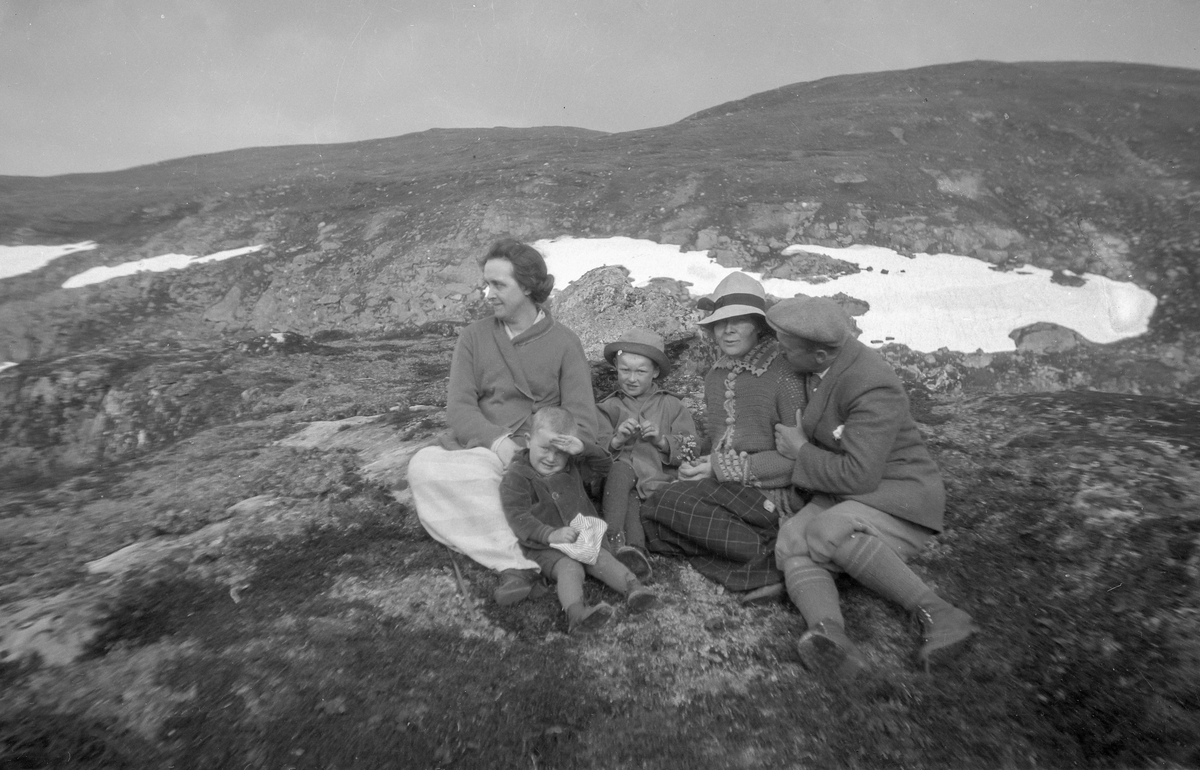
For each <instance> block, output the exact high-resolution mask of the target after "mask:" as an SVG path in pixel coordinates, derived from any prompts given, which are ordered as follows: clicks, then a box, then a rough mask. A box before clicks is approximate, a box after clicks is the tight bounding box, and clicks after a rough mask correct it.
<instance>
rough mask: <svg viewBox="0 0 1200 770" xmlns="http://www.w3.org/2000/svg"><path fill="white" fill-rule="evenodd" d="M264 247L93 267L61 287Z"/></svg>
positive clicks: (180, 266)
mask: <svg viewBox="0 0 1200 770" xmlns="http://www.w3.org/2000/svg"><path fill="white" fill-rule="evenodd" d="M263 248H265V247H264V246H261V245H260V246H243V247H242V248H240V249H229V250H228V251H218V252H216V253H215V254H209V255H207V256H204V257H193V256H190V255H188V254H163V255H162V256H158V257H147V258H146V259H139V260H136V261H134V262H125V263H124V264H120V265H111V266H110V265H100V266H99V267H93V268H91V269H90V270H84V271H83V272H82V273H80V274H79V275H76V276H72V277H71V278H68V279H67V280H66V282H65V283H63V285H62V287H63V288H64V289H77V288H79V287H80V286H88V285H90V284H93V283H102V282H104V281H110V280H112V279H113V278H120V277H122V276H126V275H134V274H136V273H146V272H149V273H162V272H166V271H168V270H182V269H183V268H185V267H191V266H192V265H201V264H204V263H205V262H220V261H221V260H223V259H232V258H233V257H240V256H243V255H245V254H253V253H254V252H256V251H261V250H262V249H263Z"/></svg>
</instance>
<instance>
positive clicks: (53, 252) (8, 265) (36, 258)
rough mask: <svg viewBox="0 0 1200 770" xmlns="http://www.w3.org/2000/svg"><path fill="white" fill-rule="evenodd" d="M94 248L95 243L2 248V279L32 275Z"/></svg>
mask: <svg viewBox="0 0 1200 770" xmlns="http://www.w3.org/2000/svg"><path fill="white" fill-rule="evenodd" d="M94 248H96V242H95V241H82V242H80V243H66V244H63V245H61V246H0V278H12V277H13V276H14V275H21V274H22V273H32V272H33V271H34V270H37V269H38V268H41V267H45V266H46V265H48V264H50V263H51V262H53V261H54V260H56V259H58V258H59V257H62V256H65V255H67V254H74V253H75V252H77V251H90V250H92V249H94Z"/></svg>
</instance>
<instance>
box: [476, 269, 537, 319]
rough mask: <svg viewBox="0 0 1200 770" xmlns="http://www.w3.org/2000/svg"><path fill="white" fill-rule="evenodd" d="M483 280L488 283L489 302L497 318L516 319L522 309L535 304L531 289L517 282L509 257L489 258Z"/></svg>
mask: <svg viewBox="0 0 1200 770" xmlns="http://www.w3.org/2000/svg"><path fill="white" fill-rule="evenodd" d="M483 281H484V283H485V284H486V285H487V301H488V304H490V305H491V306H492V312H494V313H495V314H496V318H497V319H499V320H501V321H512V320H515V319H516V318H517V315H518V313H519V312H520V311H521V310H522V309H524V308H526V307H532V306H533V301H532V300H531V299H529V289H526V288H525V287H523V286H521V284H519V283H517V279H516V278H514V277H513V266H512V262H509V261H508V260H507V259H489V260H488V261H487V263H485V264H484V266H483Z"/></svg>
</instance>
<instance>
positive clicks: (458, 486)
mask: <svg viewBox="0 0 1200 770" xmlns="http://www.w3.org/2000/svg"><path fill="white" fill-rule="evenodd" d="M503 475H504V465H503V463H501V462H500V458H499V457H497V456H496V453H495V452H493V451H491V450H490V449H485V448H483V447H476V448H475V449H455V450H446V449H442V448H441V447H440V446H429V447H425V448H424V449H422V450H421V451H419V452H417V453H416V454H415V455H413V458H412V461H411V462H409V464H408V486H409V488H410V489H411V490H412V496H413V503H414V504H415V505H416V507H417V518H418V519H420V521H421V525H422V526H423V527H425V531H426V532H428V533H429V536H430V537H432V538H433V539H434V540H436V541H438V542H439V543H445V544H446V545H448V546H450V547H451V548H453V549H454V550H456V551H458V552H459V553H463V554H465V555H467V556H468V557H470V558H471V559H473V560H474V561H476V562H479V563H480V564H482V565H483V566H485V567H488V568H489V569H494V570H506V569H532V570H536V569H538V565H537V563H535V562H533V561H530V560H529V559H527V558H525V555H524V554H522V553H521V546H520V545H518V543H517V537H516V535H514V534H513V531H512V528H511V527H509V526H508V519H506V518H505V517H504V509H503V508H502V507H501V505H500V479H501V477H502V476H503Z"/></svg>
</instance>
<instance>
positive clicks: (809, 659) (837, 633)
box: [796, 620, 871, 680]
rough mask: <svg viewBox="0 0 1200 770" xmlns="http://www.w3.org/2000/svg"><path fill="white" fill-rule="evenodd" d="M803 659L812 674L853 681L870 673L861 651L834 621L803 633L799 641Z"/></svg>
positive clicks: (801, 658)
mask: <svg viewBox="0 0 1200 770" xmlns="http://www.w3.org/2000/svg"><path fill="white" fill-rule="evenodd" d="M796 648H797V650H798V651H799V652H800V660H801V662H803V663H804V667H805V668H807V669H808V670H809V671H812V672H814V673H815V672H817V671H833V672H834V673H836V674H837V675H838V676H839V677H840V678H842V679H846V680H850V679H854V678H855V677H856V676H858V675H859V674H861V673H863V672H865V671H867V670H868V669H869V668H870V667H871V664H870V663H868V662H867V659H866V658H864V657H863V654H862V653H861V652H859V650H858V647H856V646H855V645H854V642H852V641H850V637H848V636H846V629H844V628H842V626H841V624H839V623H837V622H836V621H832V620H823V621H821V622H820V623H817V624H816V625H814V626H813V627H812V628H810V629H808V630H807V631H805V632H804V635H803V636H801V637H800V640H799V641H798V642H796Z"/></svg>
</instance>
